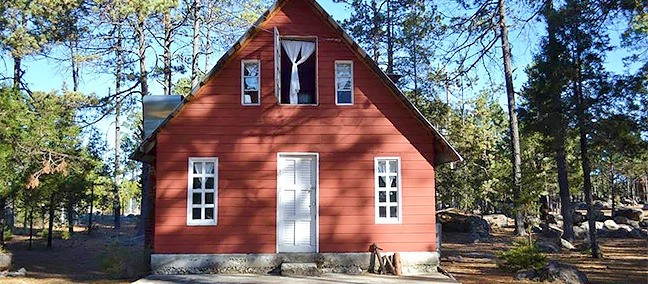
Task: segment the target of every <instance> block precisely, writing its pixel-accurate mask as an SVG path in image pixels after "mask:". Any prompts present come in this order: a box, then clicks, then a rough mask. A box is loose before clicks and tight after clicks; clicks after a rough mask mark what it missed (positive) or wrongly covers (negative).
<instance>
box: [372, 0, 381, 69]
mask: <svg viewBox="0 0 648 284" xmlns="http://www.w3.org/2000/svg"><path fill="white" fill-rule="evenodd" d="M371 10H372V11H373V18H372V20H373V27H372V37H373V40H372V41H373V43H372V44H373V60H374V61H376V62H378V59H379V57H380V32H379V31H380V27H379V26H378V25H379V21H378V6H377V3H376V0H372V1H371Z"/></svg>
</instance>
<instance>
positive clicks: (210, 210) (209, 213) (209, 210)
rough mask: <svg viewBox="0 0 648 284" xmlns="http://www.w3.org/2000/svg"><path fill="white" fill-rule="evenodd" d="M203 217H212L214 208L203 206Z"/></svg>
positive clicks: (210, 218) (208, 218)
mask: <svg viewBox="0 0 648 284" xmlns="http://www.w3.org/2000/svg"><path fill="white" fill-rule="evenodd" d="M205 219H207V220H213V219H214V208H205Z"/></svg>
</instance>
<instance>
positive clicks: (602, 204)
mask: <svg viewBox="0 0 648 284" xmlns="http://www.w3.org/2000/svg"><path fill="white" fill-rule="evenodd" d="M592 207H594V209H595V210H602V209H605V210H610V209H612V206H610V203H607V202H604V201H601V200H595V201H594V203H592Z"/></svg>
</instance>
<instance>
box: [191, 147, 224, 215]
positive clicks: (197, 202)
mask: <svg viewBox="0 0 648 284" xmlns="http://www.w3.org/2000/svg"><path fill="white" fill-rule="evenodd" d="M188 177H189V181H188V190H187V225H216V217H217V214H218V158H189V173H188Z"/></svg>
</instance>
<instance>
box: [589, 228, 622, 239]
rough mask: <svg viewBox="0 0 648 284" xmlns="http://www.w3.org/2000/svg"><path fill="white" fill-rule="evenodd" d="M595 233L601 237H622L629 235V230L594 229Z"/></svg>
mask: <svg viewBox="0 0 648 284" xmlns="http://www.w3.org/2000/svg"><path fill="white" fill-rule="evenodd" d="M596 235H597V236H599V237H601V238H611V239H622V238H627V237H628V236H629V232H628V231H626V230H623V229H621V230H619V229H617V230H609V229H607V228H603V229H599V230H596Z"/></svg>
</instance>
